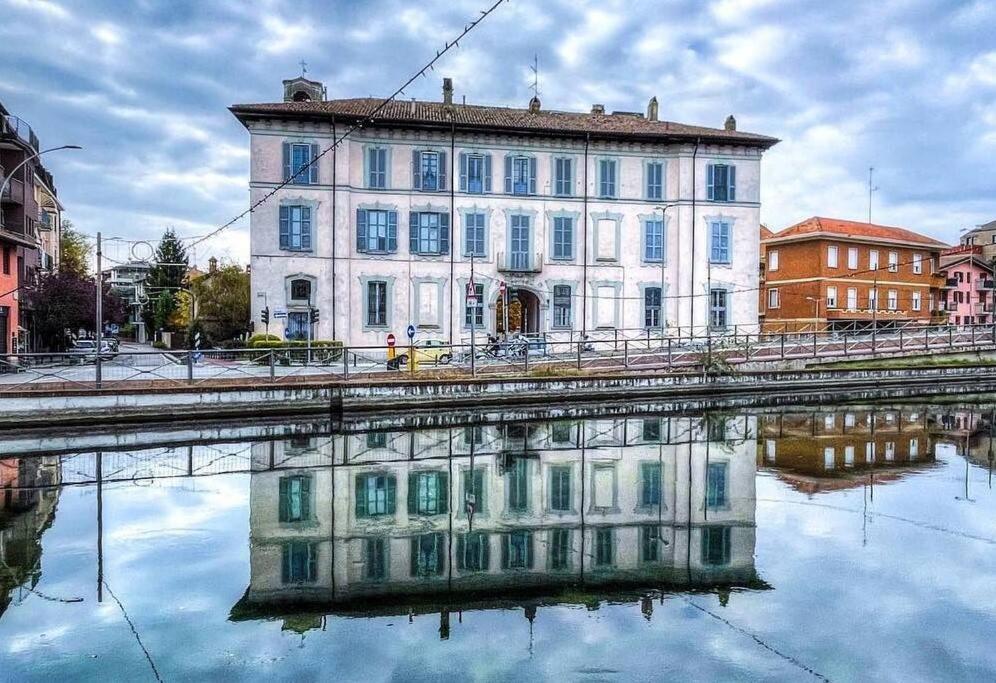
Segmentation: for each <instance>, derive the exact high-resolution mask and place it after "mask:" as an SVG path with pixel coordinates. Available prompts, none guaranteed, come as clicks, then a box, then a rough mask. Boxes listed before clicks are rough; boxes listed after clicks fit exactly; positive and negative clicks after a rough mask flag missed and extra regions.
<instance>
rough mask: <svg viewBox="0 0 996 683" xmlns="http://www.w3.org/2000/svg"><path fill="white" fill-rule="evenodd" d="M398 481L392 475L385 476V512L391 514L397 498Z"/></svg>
mask: <svg viewBox="0 0 996 683" xmlns="http://www.w3.org/2000/svg"><path fill="white" fill-rule="evenodd" d="M397 489H398V482H397V481H396V480H395V478H394V477H388V478H387V514H389V515H393V514H394V508H395V499H396V498H397Z"/></svg>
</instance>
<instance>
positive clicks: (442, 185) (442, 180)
mask: <svg viewBox="0 0 996 683" xmlns="http://www.w3.org/2000/svg"><path fill="white" fill-rule="evenodd" d="M447 171H448V169H447V168H446V152H440V153H439V185H437V186H436V189H437V190H440V191H442V190H445V189H446V174H447Z"/></svg>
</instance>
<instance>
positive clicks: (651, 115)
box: [647, 95, 657, 121]
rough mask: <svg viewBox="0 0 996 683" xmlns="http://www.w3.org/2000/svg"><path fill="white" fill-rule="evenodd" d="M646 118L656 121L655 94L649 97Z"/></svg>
mask: <svg viewBox="0 0 996 683" xmlns="http://www.w3.org/2000/svg"><path fill="white" fill-rule="evenodd" d="M647 120H648V121H656V120H657V96H656V95H655V96H654V97H651V98H650V104H648V105H647Z"/></svg>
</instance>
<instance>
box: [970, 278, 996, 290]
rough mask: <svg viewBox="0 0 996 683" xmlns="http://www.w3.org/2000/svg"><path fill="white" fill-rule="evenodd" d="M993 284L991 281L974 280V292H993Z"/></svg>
mask: <svg viewBox="0 0 996 683" xmlns="http://www.w3.org/2000/svg"><path fill="white" fill-rule="evenodd" d="M994 285H996V283H994V282H993V281H992V280H976V281H975V287H974V289H975V291H976V292H991V291H993V288H994Z"/></svg>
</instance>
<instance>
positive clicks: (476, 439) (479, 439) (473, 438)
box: [463, 425, 484, 446]
mask: <svg viewBox="0 0 996 683" xmlns="http://www.w3.org/2000/svg"><path fill="white" fill-rule="evenodd" d="M463 443H464V445H465V446H469V445H471V444H474V445H475V446H479V445H481V444H482V443H484V427H481V426H480V425H473V426H467V427H464V428H463Z"/></svg>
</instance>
